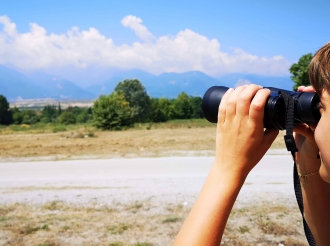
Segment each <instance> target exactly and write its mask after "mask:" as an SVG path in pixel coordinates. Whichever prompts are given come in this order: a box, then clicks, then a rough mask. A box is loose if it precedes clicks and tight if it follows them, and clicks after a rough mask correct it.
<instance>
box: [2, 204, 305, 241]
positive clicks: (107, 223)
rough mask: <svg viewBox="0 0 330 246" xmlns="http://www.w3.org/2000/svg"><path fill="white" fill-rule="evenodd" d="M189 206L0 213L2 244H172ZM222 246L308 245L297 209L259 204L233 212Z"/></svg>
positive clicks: (17, 208)
mask: <svg viewBox="0 0 330 246" xmlns="http://www.w3.org/2000/svg"><path fill="white" fill-rule="evenodd" d="M189 210H190V207H188V206H184V205H182V204H154V203H152V202H150V201H139V202H135V203H132V204H113V206H93V205H86V206H81V205H80V206H78V205H73V204H65V203H62V202H60V201H53V202H49V203H46V204H44V205H42V206H36V205H26V204H13V205H6V206H1V208H0V244H1V245H17V246H23V245H26V246H36V245H37V246H60V245H61V246H62V245H77V246H78V245H86V246H90V245H108V246H123V245H125V246H126V245H127V246H156V245H157V246H162V245H171V244H172V242H173V240H174V238H175V236H176V234H177V233H178V231H179V229H180V227H181V225H182V223H183V221H184V218H185V217H186V216H187V214H188V212H189ZM221 245H296V246H298V245H307V244H306V240H305V239H304V234H303V229H302V225H301V216H300V213H299V212H298V211H297V208H296V206H293V207H291V206H283V205H279V206H278V205H274V204H267V203H266V204H262V205H259V206H254V205H252V206H249V207H240V208H234V209H233V211H232V212H231V215H230V218H229V221H228V224H227V227H226V230H225V234H224V236H223V239H222V243H221Z"/></svg>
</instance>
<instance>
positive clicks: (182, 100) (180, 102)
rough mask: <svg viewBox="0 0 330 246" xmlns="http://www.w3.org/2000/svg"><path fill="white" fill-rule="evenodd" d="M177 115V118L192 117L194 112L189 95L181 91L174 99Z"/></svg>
mask: <svg viewBox="0 0 330 246" xmlns="http://www.w3.org/2000/svg"><path fill="white" fill-rule="evenodd" d="M174 110H175V117H176V118H177V119H190V118H191V116H192V113H193V109H192V106H191V102H190V99H189V96H188V95H187V94H186V93H184V92H181V93H180V94H179V95H178V97H177V99H176V100H175V101H174Z"/></svg>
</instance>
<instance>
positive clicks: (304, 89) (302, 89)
mask: <svg viewBox="0 0 330 246" xmlns="http://www.w3.org/2000/svg"><path fill="white" fill-rule="evenodd" d="M298 91H299V92H315V89H314V87H313V86H311V85H310V86H303V85H302V86H299V87H298Z"/></svg>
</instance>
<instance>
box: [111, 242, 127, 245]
mask: <svg viewBox="0 0 330 246" xmlns="http://www.w3.org/2000/svg"><path fill="white" fill-rule="evenodd" d="M108 246H124V243H122V242H113V243H109V244H108Z"/></svg>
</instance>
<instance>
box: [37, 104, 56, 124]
mask: <svg viewBox="0 0 330 246" xmlns="http://www.w3.org/2000/svg"><path fill="white" fill-rule="evenodd" d="M41 114H42V116H41V120H42V121H43V122H45V123H49V122H56V121H57V116H58V112H57V110H56V106H54V105H46V106H45V107H44V108H43V109H42V111H41Z"/></svg>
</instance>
